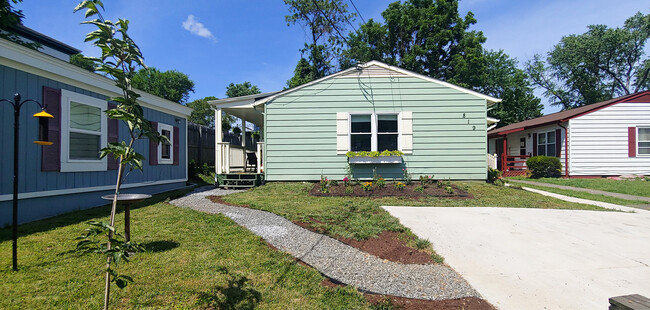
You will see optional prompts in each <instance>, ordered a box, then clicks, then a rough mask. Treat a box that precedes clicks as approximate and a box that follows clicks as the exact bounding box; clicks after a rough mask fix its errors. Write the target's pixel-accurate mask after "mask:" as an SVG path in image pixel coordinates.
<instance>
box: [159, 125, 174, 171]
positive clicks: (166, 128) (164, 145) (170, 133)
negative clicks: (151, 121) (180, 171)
mask: <svg viewBox="0 0 650 310" xmlns="http://www.w3.org/2000/svg"><path fill="white" fill-rule="evenodd" d="M158 133H160V134H161V135H163V136H165V137H167V139H168V141H163V142H160V144H158V164H162V165H171V164H173V163H174V152H173V145H172V143H174V127H173V126H172V125H167V124H163V123H158Z"/></svg>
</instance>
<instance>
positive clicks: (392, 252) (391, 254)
mask: <svg viewBox="0 0 650 310" xmlns="http://www.w3.org/2000/svg"><path fill="white" fill-rule="evenodd" d="M405 238H413V237H410V236H407V235H405V234H400V233H397V232H394V231H388V230H385V231H383V232H382V233H381V234H379V236H377V237H373V238H370V239H366V240H355V239H352V238H343V237H338V238H336V239H338V240H339V241H341V242H343V243H345V244H347V245H349V246H352V247H355V248H357V249H359V250H361V251H364V252H366V253H369V254H372V255H374V256H377V257H379V258H383V259H386V260H389V261H392V262H398V263H402V264H434V261H433V259H431V254H429V253H426V252H423V251H419V250H417V249H414V248H412V247H410V246H408V244H407V240H404V239H405Z"/></svg>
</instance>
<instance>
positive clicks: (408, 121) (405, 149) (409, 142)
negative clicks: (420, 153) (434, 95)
mask: <svg viewBox="0 0 650 310" xmlns="http://www.w3.org/2000/svg"><path fill="white" fill-rule="evenodd" d="M401 115H402V121H401V122H402V124H401V125H402V143H401V144H402V153H404V154H413V112H402V114H401Z"/></svg>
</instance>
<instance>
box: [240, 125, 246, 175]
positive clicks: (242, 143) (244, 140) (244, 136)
mask: <svg viewBox="0 0 650 310" xmlns="http://www.w3.org/2000/svg"><path fill="white" fill-rule="evenodd" d="M241 134H242V137H241V146H242V148H243V149H244V153H243V156H244V172H246V119H245V118H243V117H242V119H241Z"/></svg>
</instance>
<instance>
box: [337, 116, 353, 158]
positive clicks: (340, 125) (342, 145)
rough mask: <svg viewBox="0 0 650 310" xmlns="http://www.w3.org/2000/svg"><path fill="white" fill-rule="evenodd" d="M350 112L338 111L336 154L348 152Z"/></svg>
mask: <svg viewBox="0 0 650 310" xmlns="http://www.w3.org/2000/svg"><path fill="white" fill-rule="evenodd" d="M348 133H349V130H348V113H346V112H336V154H345V153H347V152H348V145H349V144H350V143H349V141H348Z"/></svg>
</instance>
